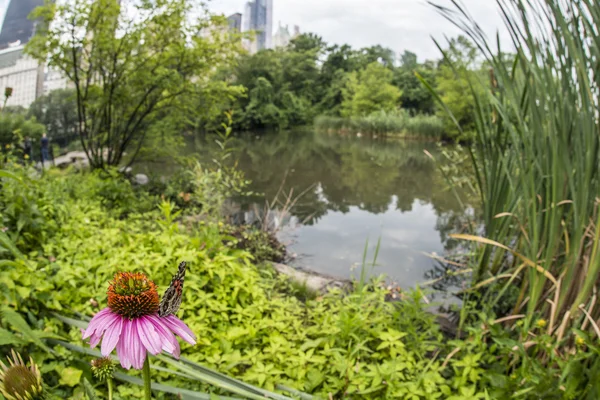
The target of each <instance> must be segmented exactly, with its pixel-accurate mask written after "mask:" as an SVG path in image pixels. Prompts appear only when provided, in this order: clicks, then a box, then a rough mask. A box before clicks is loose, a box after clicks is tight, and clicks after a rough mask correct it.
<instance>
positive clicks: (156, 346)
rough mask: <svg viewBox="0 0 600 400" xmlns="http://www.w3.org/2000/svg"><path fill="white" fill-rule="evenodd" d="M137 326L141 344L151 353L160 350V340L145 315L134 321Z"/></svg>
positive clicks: (156, 352)
mask: <svg viewBox="0 0 600 400" xmlns="http://www.w3.org/2000/svg"><path fill="white" fill-rule="evenodd" d="M134 323H135V324H136V326H137V332H138V335H139V337H140V340H141V341H142V344H143V345H144V347H145V348H146V350H148V351H149V352H150V353H152V354H158V353H160V352H161V351H162V341H161V340H160V336H159V335H158V333H157V332H156V329H154V325H153V324H152V322H151V321H149V320H147V319H146V317H141V318H138V319H137V320H135V321H134Z"/></svg>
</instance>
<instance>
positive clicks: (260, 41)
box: [242, 0, 273, 53]
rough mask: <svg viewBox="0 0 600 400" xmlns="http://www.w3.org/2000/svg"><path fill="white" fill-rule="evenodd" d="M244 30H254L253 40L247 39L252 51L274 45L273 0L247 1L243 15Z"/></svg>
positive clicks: (249, 48) (248, 47)
mask: <svg viewBox="0 0 600 400" xmlns="http://www.w3.org/2000/svg"><path fill="white" fill-rule="evenodd" d="M242 31H243V32H248V31H254V32H255V34H256V37H255V39H254V40H253V41H246V43H244V44H245V46H246V48H247V50H248V51H249V52H250V53H256V52H257V51H259V50H262V49H270V48H272V47H273V45H272V39H273V36H272V35H273V0H254V1H250V2H248V3H246V7H245V10H244V15H243V16H242Z"/></svg>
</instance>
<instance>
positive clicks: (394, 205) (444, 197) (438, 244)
mask: <svg viewBox="0 0 600 400" xmlns="http://www.w3.org/2000/svg"><path fill="white" fill-rule="evenodd" d="M235 144H236V151H235V152H234V156H233V157H232V159H235V160H237V162H238V165H239V167H240V168H241V169H242V170H243V171H244V172H245V174H246V176H247V178H248V179H250V180H251V181H252V185H251V189H252V190H253V191H254V192H256V193H257V194H256V195H254V196H252V197H250V198H245V199H238V201H239V203H237V204H236V207H235V209H236V212H235V213H234V215H233V216H234V217H235V218H236V219H238V220H244V221H245V222H253V221H254V220H256V219H257V218H260V217H262V215H263V209H264V204H265V200H268V201H272V200H273V199H274V198H275V197H276V196H277V194H278V193H279V194H280V196H279V197H280V200H281V202H280V206H279V208H281V207H282V205H281V203H284V202H285V200H283V199H282V198H281V197H282V192H283V193H288V194H289V193H290V192H291V193H292V197H295V196H296V195H298V194H300V193H302V192H304V194H303V195H302V196H301V198H300V199H299V200H298V202H297V203H296V204H295V206H294V207H293V209H292V210H291V213H290V214H289V215H284V216H279V215H277V214H271V216H272V217H273V216H275V217H281V218H280V220H278V221H276V222H277V223H278V224H280V226H281V228H282V229H281V231H280V237H281V239H282V240H284V241H285V242H287V243H288V244H289V247H290V251H291V252H292V253H296V254H297V257H296V258H295V260H293V261H292V264H294V265H296V266H298V267H302V268H308V269H313V270H317V271H319V272H322V273H326V274H330V275H338V276H344V277H350V276H352V275H354V276H357V275H358V274H359V271H357V270H356V267H357V266H358V265H360V264H361V261H362V258H363V250H364V247H365V243H366V241H367V239H368V240H369V254H370V256H369V257H368V260H369V261H370V260H371V259H372V258H371V257H372V255H373V253H374V251H375V246H376V243H377V240H378V239H379V238H380V239H381V247H380V251H379V256H378V259H377V267H375V269H374V271H373V273H375V274H381V273H385V274H386V275H388V276H390V277H391V278H392V279H394V280H396V281H397V282H398V283H399V284H400V285H401V286H403V287H410V286H414V285H415V284H417V283H419V282H422V281H424V280H426V272H427V271H428V270H431V269H432V268H433V267H434V265H435V263H434V261H432V260H431V259H430V258H429V257H427V256H425V255H424V254H423V253H432V252H434V253H438V254H443V253H444V252H445V251H447V250H449V249H450V248H451V247H452V245H453V244H452V242H450V241H449V240H448V234H449V233H450V232H452V231H456V230H457V229H458V228H460V225H461V224H462V223H463V219H464V217H465V215H467V214H472V213H473V210H472V209H471V208H470V207H469V206H461V202H459V201H458V200H457V199H456V196H455V195H454V193H452V192H451V191H449V190H448V185H447V183H446V181H445V179H444V178H443V177H442V175H441V173H440V172H439V171H438V169H437V168H436V165H434V163H433V162H432V161H431V160H430V159H429V158H428V157H426V156H425V154H424V152H423V150H427V151H429V152H430V153H432V154H434V155H435V154H436V153H437V148H436V146H435V145H434V144H428V143H421V142H407V141H402V142H398V141H385V140H377V139H372V138H357V137H340V136H337V135H331V136H330V135H322V134H321V135H320V134H313V133H310V132H306V133H305V132H302V133H277V134H273V135H266V136H260V137H251V138H248V137H244V138H240V139H237V140H236V143H235ZM196 149H198V150H197V151H198V152H199V153H200V154H201V158H205V159H206V160H209V159H210V154H211V152H212V151H213V149H212V147H211V145H210V141H207V142H202V143H197V144H196ZM461 195H462V197H463V200H465V201H466V204H468V202H469V198H468V196H466V195H465V194H464V193H461Z"/></svg>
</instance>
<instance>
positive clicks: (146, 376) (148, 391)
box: [142, 354, 152, 400]
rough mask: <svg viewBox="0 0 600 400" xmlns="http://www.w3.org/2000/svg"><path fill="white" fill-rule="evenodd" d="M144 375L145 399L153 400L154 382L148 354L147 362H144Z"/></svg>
mask: <svg viewBox="0 0 600 400" xmlns="http://www.w3.org/2000/svg"><path fill="white" fill-rule="evenodd" d="M142 375H143V376H144V399H145V400H151V399H152V382H151V381H150V357H149V356H148V355H147V354H146V361H144V368H143V369H142Z"/></svg>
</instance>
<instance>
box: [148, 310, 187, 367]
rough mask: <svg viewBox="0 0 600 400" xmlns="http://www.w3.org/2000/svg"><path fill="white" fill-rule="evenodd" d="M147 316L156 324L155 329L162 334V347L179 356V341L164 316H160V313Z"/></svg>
mask: <svg viewBox="0 0 600 400" xmlns="http://www.w3.org/2000/svg"><path fill="white" fill-rule="evenodd" d="M146 318H147V320H148V321H150V322H151V323H152V324H153V325H154V329H156V332H157V333H158V334H159V335H160V337H161V341H162V349H163V350H164V351H166V352H167V353H170V354H173V355H175V356H176V357H179V342H178V341H177V339H176V338H175V335H173V332H171V330H170V329H169V327H167V326H166V325H165V324H164V323H163V321H162V318H160V317H159V316H158V315H149V316H147V317H146ZM176 354H177V355H176Z"/></svg>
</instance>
